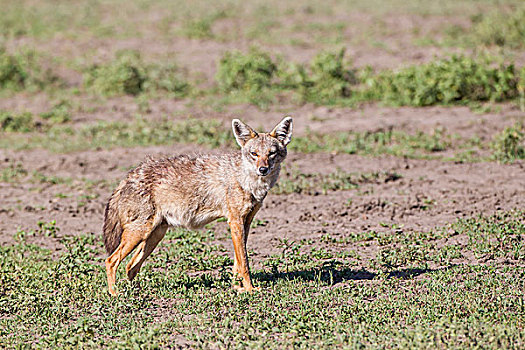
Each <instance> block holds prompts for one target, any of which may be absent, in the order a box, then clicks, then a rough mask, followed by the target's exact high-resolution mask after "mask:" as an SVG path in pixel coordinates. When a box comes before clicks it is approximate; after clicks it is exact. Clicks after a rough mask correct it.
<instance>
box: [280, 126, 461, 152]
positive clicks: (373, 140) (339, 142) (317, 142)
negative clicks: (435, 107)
mask: <svg viewBox="0 0 525 350" xmlns="http://www.w3.org/2000/svg"><path fill="white" fill-rule="evenodd" d="M289 147H290V148H291V149H292V150H296V151H299V152H303V153H310V152H341V153H349V154H364V155H379V154H392V155H396V156H406V157H416V158H418V157H423V158H425V157H429V158H431V157H432V156H433V155H434V156H437V157H439V156H438V153H439V152H442V151H445V150H448V149H451V148H454V146H453V145H452V137H451V136H450V135H446V134H445V132H444V131H443V130H442V129H436V130H435V131H434V132H433V133H430V134H427V133H423V132H417V133H415V134H407V133H405V132H401V131H395V130H392V129H389V130H384V131H376V132H352V131H349V132H339V133H335V134H318V133H310V134H309V135H307V136H304V137H295V138H294V141H293V143H291V144H290V146H289Z"/></svg>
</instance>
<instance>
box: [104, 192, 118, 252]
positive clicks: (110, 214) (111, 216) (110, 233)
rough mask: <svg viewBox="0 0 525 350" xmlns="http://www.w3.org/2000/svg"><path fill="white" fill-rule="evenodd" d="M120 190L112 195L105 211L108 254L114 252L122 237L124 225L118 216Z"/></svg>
mask: <svg viewBox="0 0 525 350" xmlns="http://www.w3.org/2000/svg"><path fill="white" fill-rule="evenodd" d="M118 197H119V191H118V190H117V191H116V192H115V193H113V195H112V196H111V198H110V200H109V202H108V204H107V205H106V210H105V212H104V228H103V231H104V246H105V247H106V251H107V253H108V254H112V253H113V252H114V251H115V249H117V247H118V246H119V244H120V240H121V239H122V226H121V225H120V220H119V218H118V208H117V203H116V202H118Z"/></svg>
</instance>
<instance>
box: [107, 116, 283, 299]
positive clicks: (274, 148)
mask: <svg viewBox="0 0 525 350" xmlns="http://www.w3.org/2000/svg"><path fill="white" fill-rule="evenodd" d="M232 128H233V134H234V136H235V139H236V140H237V143H238V144H239V145H240V146H241V152H235V153H228V154H222V155H200V156H194V157H191V156H185V155H181V156H175V157H170V158H162V159H152V158H148V159H146V160H145V161H144V162H143V163H141V164H140V165H139V166H138V167H137V168H135V169H133V170H131V171H130V172H129V173H128V175H127V177H126V179H124V180H122V181H121V182H120V184H119V186H118V187H117V189H116V190H115V191H114V192H113V195H112V196H111V198H110V199H109V202H108V204H107V206H106V211H105V217H104V245H105V247H106V250H107V252H108V254H110V255H109V257H108V258H107V259H106V273H107V278H108V287H109V292H110V293H111V294H112V295H115V294H116V292H115V276H116V270H117V268H118V266H119V264H120V263H121V261H122V260H124V258H125V257H126V256H127V255H129V254H130V253H131V252H132V251H133V250H134V249H135V248H136V249H137V250H136V252H135V254H134V255H133V257H132V258H131V260H130V261H129V263H128V264H127V266H126V273H127V275H128V278H129V279H130V280H133V278H134V277H135V276H136V275H137V273H138V272H139V270H140V267H141V266H142V264H143V263H144V261H145V260H146V259H147V257H148V256H149V255H150V254H151V252H152V251H153V250H154V249H155V247H156V246H157V244H158V243H159V242H160V241H161V240H162V238H163V237H164V235H165V234H166V230H167V229H168V227H170V226H175V227H176V226H180V227H185V228H188V229H196V228H200V227H202V226H204V225H206V224H207V223H209V222H211V221H213V220H216V219H218V218H221V217H226V218H227V219H228V224H229V225H230V229H231V235H232V240H233V247H234V250H235V259H234V265H233V273H234V276H239V277H241V278H242V287H241V286H234V287H235V288H236V289H238V290H239V291H251V290H253V289H254V287H253V285H252V282H251V278H250V270H249V266H248V256H247V253H246V241H247V239H248V233H249V230H250V224H251V222H252V220H253V218H254V216H255V214H256V213H257V211H258V210H259V209H260V208H261V205H262V202H263V200H264V198H265V197H266V195H267V193H268V191H269V190H270V188H272V187H273V186H274V185H275V183H276V181H277V178H278V177H279V171H280V169H281V162H282V161H283V160H284V159H285V158H286V146H287V145H288V143H290V140H291V137H292V118H290V117H286V118H284V119H283V120H282V121H281V122H280V123H279V124H277V126H276V127H275V128H274V129H273V130H272V131H271V132H269V133H257V132H255V131H254V130H253V129H252V128H251V127H249V126H248V125H246V124H244V123H242V122H241V121H240V120H238V119H234V120H233V121H232Z"/></svg>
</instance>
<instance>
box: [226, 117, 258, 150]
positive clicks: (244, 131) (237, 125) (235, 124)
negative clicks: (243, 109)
mask: <svg viewBox="0 0 525 350" xmlns="http://www.w3.org/2000/svg"><path fill="white" fill-rule="evenodd" d="M232 129H233V135H235V139H236V140H237V143H238V144H239V146H241V147H244V144H245V143H246V142H248V140H250V139H253V138H254V137H257V136H259V135H258V134H257V133H256V132H255V130H253V129H252V128H250V127H249V126H248V125H246V124H244V123H243V122H241V121H240V120H239V119H234V120H232Z"/></svg>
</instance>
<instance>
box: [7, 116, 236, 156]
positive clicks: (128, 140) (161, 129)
mask: <svg viewBox="0 0 525 350" xmlns="http://www.w3.org/2000/svg"><path fill="white" fill-rule="evenodd" d="M15 140H16V141H15ZM22 140H26V141H25V142H23V141H22ZM13 142H16V144H13ZM170 143H193V144H198V145H205V146H208V147H212V148H217V147H224V146H233V144H234V141H233V138H232V136H231V134H230V131H229V130H227V129H225V128H223V127H222V123H221V122H219V121H215V120H211V121H201V120H196V119H188V120H186V121H183V122H178V123H174V122H171V121H169V120H161V121H156V122H155V123H152V122H151V121H149V120H146V119H142V118H138V119H136V120H135V121H134V122H131V123H129V122H105V121H104V122H98V123H96V124H91V125H84V126H82V127H79V128H73V127H71V126H67V125H55V126H53V127H51V128H49V129H47V130H46V131H45V132H44V133H33V134H32V135H31V136H30V138H29V139H28V138H27V137H26V136H25V135H20V134H19V135H17V134H11V135H6V137H5V138H4V139H2V140H0V147H9V148H11V147H13V146H14V147H15V148H17V149H30V148H36V147H43V148H46V149H50V150H52V151H55V152H69V151H76V150H85V149H96V148H112V147H119V146H120V147H134V146H147V145H162V144H170Z"/></svg>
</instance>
